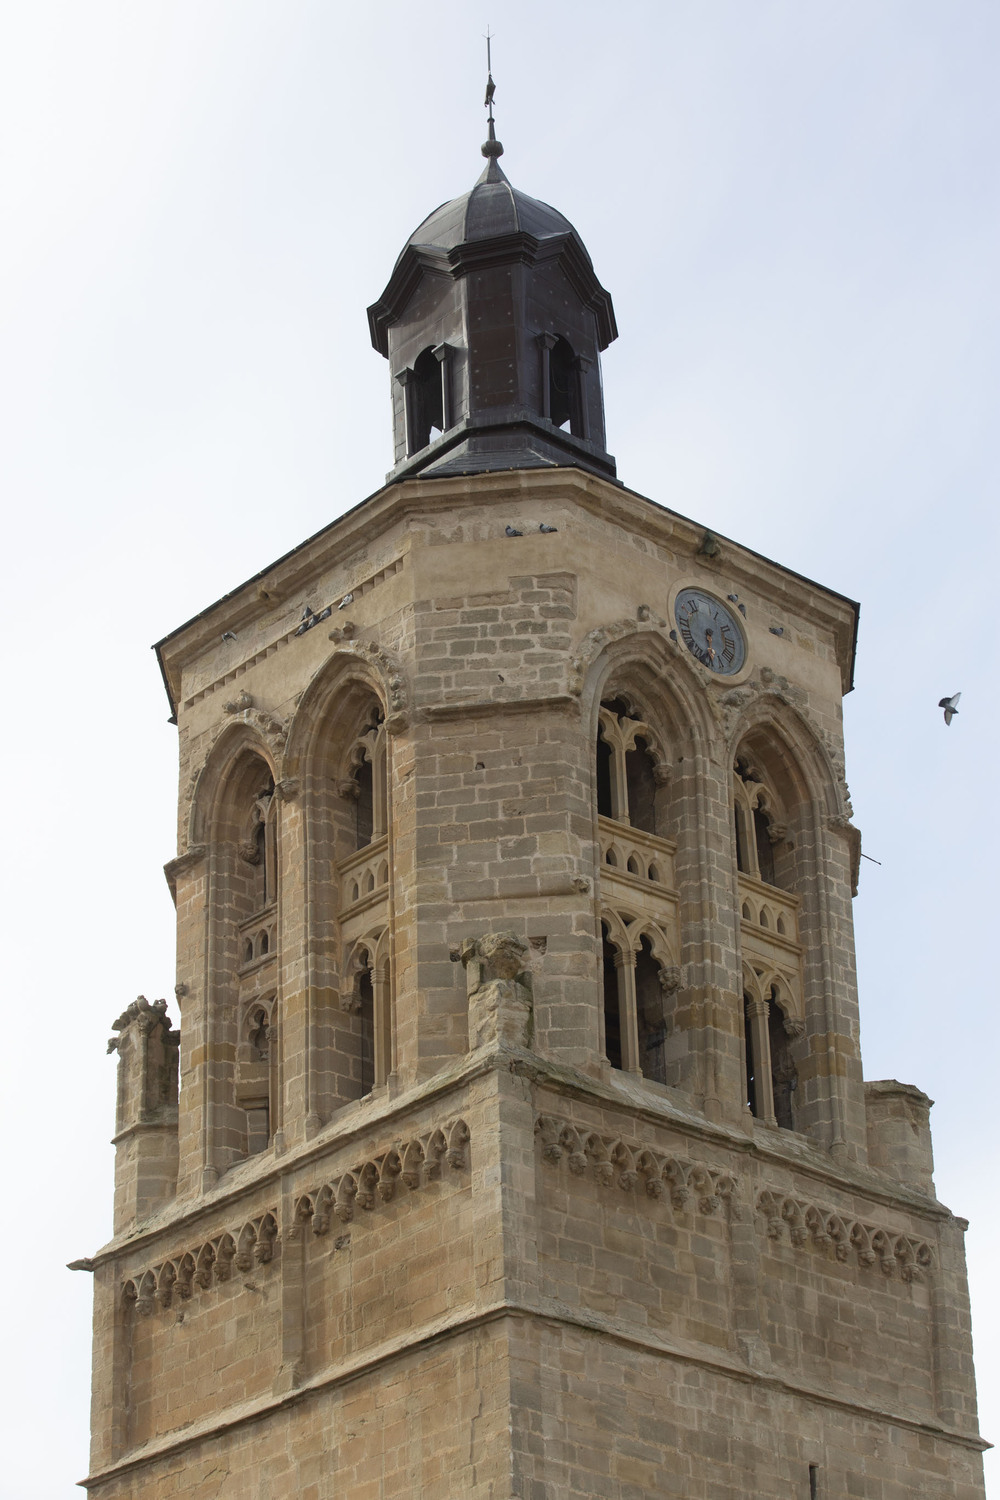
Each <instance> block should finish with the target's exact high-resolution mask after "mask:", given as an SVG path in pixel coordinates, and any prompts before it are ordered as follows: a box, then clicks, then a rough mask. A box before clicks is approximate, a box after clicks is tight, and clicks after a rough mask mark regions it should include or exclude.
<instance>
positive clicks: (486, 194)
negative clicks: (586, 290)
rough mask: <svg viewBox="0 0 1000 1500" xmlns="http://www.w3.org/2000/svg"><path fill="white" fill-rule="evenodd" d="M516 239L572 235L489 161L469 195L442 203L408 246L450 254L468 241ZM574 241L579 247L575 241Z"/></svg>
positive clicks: (564, 221)
mask: <svg viewBox="0 0 1000 1500" xmlns="http://www.w3.org/2000/svg"><path fill="white" fill-rule="evenodd" d="M519 233H520V234H530V235H533V236H534V237H535V239H539V240H541V239H546V238H548V237H549V236H551V235H566V234H575V233H576V232H575V230H574V228H573V226H572V224H571V223H570V222H569V220H568V219H566V218H564V217H563V215H562V214H561V213H559V212H557V210H556V209H554V208H550V206H549V205H548V204H547V203H541V202H540V201H539V200H538V199H537V198H529V197H528V195H527V193H522V192H520V191H519V190H518V189H517V188H515V187H512V186H511V184H510V182H509V181H508V180H507V178H506V176H505V175H504V173H503V171H502V170H501V168H500V165H499V163H498V162H497V160H496V157H493V158H491V160H490V161H488V162H487V164H486V169H485V171H484V172H483V174H482V176H481V177H480V178H479V180H478V182H477V183H476V185H475V187H474V188H473V189H472V190H471V192H468V193H463V194H462V196H461V197H460V198H453V199H452V200H451V202H450V203H442V205H441V207H440V208H436V209H435V210H434V212H433V213H432V214H429V215H428V217H427V218H426V219H425V220H424V222H423V223H422V224H420V225H419V226H418V227H417V228H416V229H415V230H414V231H413V233H412V234H411V235H410V238H409V239H408V240H407V242H406V244H407V247H408V246H410V245H412V246H414V247H416V246H420V245H433V246H434V247H435V248H437V249H440V250H454V249H455V248H456V246H458V245H465V244H468V243H469V242H470V241H474V240H486V239H492V238H494V237H495V236H497V235H503V234H519ZM576 239H577V241H578V242H579V235H576ZM581 248H582V246H581ZM588 259H589V257H588Z"/></svg>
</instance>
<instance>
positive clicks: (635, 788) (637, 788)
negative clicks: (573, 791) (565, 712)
mask: <svg viewBox="0 0 1000 1500" xmlns="http://www.w3.org/2000/svg"><path fill="white" fill-rule="evenodd" d="M654 743H655V737H654V734H653V731H652V730H651V729H650V727H649V725H648V724H645V723H643V721H642V720H641V719H640V718H638V717H637V715H636V714H635V713H634V712H633V711H632V709H631V708H630V707H629V705H628V704H627V703H626V702H624V700H622V699H621V698H610V699H606V700H605V701H604V702H602V704H601V708H600V714H599V719H598V728H597V749H596V754H597V811H598V814H599V815H600V816H601V817H604V818H613V819H614V820H615V822H617V823H628V824H629V826H630V827H632V828H636V829H640V830H641V831H642V832H644V833H652V834H659V833H661V831H662V830H661V825H662V824H663V822H664V821H665V820H664V818H663V816H662V814H661V812H660V810H659V806H658V804H659V800H660V799H659V797H658V792H659V789H660V787H661V786H662V785H663V784H665V779H666V778H665V776H664V775H663V773H662V771H661V764H662V762H661V761H660V760H659V758H658V757H656V756H655V755H654V753H653V745H654Z"/></svg>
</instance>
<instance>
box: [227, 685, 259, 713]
mask: <svg viewBox="0 0 1000 1500" xmlns="http://www.w3.org/2000/svg"><path fill="white" fill-rule="evenodd" d="M248 708H253V695H252V694H251V693H248V692H247V691H246V689H245V688H244V689H243V691H242V692H241V693H239V694H238V695H237V696H236V697H235V698H233V699H232V700H231V702H229V703H224V704H223V705H222V712H223V713H224V714H242V713H246V711H247V709H248Z"/></svg>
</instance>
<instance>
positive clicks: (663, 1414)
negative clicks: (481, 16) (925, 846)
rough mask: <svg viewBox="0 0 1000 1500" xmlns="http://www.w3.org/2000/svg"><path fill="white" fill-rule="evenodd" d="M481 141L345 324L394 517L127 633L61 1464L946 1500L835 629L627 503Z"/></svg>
mask: <svg viewBox="0 0 1000 1500" xmlns="http://www.w3.org/2000/svg"><path fill="white" fill-rule="evenodd" d="M500 151H501V147H500V145H499V143H498V142H497V141H496V139H495V135H494V131H493V129H492V125H491V129H490V139H489V140H488V141H487V143H486V146H485V147H484V154H485V155H486V158H487V165H486V170H485V171H484V172H483V175H482V176H481V177H480V179H479V181H478V182H477V183H476V184H475V186H474V187H473V188H472V190H471V191H470V192H468V193H466V194H464V195H463V196H462V197H460V198H457V199H456V200H455V201H454V202H452V203H449V204H446V205H445V206H444V207H443V208H440V209H438V210H436V212H435V213H433V214H431V216H430V217H429V218H428V219H427V220H425V221H424V223H423V224H422V225H421V226H420V228H419V229H418V230H417V231H416V232H415V233H414V234H413V235H412V236H411V238H410V240H409V241H408V242H407V244H406V246H405V248H404V250H403V252H402V254H401V256H400V258H399V260H398V261H397V263H396V267H395V269H394V271H393V273H392V275H391V277H390V279H389V282H388V284H387V286H386V289H385V291H384V292H383V294H382V296H381V297H380V298H379V299H378V301H377V302H375V303H374V305H373V306H372V307H371V308H370V309H369V321H370V326H371V333H372V339H373V342H374V344H375V347H376V349H377V350H378V351H379V352H380V353H382V354H383V355H384V356H385V357H386V358H387V360H388V362H389V375H390V380H391V388H392V402H393V424H394V432H395V466H394V468H393V470H392V471H391V473H390V475H389V478H388V482H387V484H386V486H385V487H384V488H383V489H382V490H381V491H379V492H378V493H377V494H375V495H373V496H372V497H371V498H369V499H368V500H366V501H365V502H364V503H363V504H361V505H359V506H357V507H356V508H355V509H353V510H351V511H348V512H347V514H346V515H344V516H342V517H341V518H340V519H339V520H337V521H335V522H333V523H331V525H329V526H328V527H326V528H325V529H324V530H323V531H321V532H319V533H318V534H317V535H316V536H314V537H311V538H310V539H309V540H308V541H306V542H304V543H303V544H302V545H301V546H300V547H298V548H297V549H296V550H295V551H294V552H292V553H290V554H289V555H288V556H287V557H285V558H283V559H282V560H281V561H280V562H278V563H275V564H274V565H273V566H271V567H268V568H265V569H264V570H263V571H262V572H261V573H260V574H258V575H257V576H256V577H255V578H253V579H251V580H250V581H249V582H247V583H245V584H244V585H243V586H242V587H240V588H237V589H236V590H234V591H233V592H232V593H230V594H228V595H226V597H225V598H224V599H222V600H220V601H219V602H218V603H217V604H215V605H212V606H211V607H209V608H208V609H206V610H205V611H204V612H203V613H202V614H200V615H198V616H197V617H196V618H195V619H193V620H189V621H188V622H187V623H186V624H185V625H182V626H181V627H180V628H179V629H177V630H176V631H174V632H173V633H172V634H171V635H170V636H168V637H167V638H166V639H165V640H163V641H161V642H160V644H159V646H158V648H157V649H158V653H159V659H160V662H161V664H162V668H163V673H164V679H165V682H166V684H167V688H168V691H169V694H170V697H171V703H172V706H173V710H174V713H175V715H176V722H177V727H178V736H179V743H180V800H179V809H178V828H177V846H178V853H177V855H176V857H175V858H173V859H172V860H171V861H170V862H169V864H168V865H167V867H166V874H167V879H168V881H169V882H170V887H171V890H172V891H173V894H174V897H175V901H176V908H177V985H176V1003H175V1001H174V999H173V998H171V1001H170V1010H172V1011H173V1013H174V1019H171V1017H170V1016H169V1015H168V1008H167V1006H166V1004H165V1003H164V1002H163V1001H155V1002H153V1003H148V1002H146V1001H145V1000H143V999H139V1000H138V1001H136V1002H135V1003H134V1004H132V1005H129V1006H128V1007H127V1008H126V1009H125V1010H124V1011H123V1013H122V1015H121V1016H120V1017H119V1019H118V1020H117V1022H116V1023H115V1033H116V1034H115V1039H114V1041H113V1042H112V1044H111V1045H112V1047H113V1048H114V1050H115V1051H116V1052H117V1055H118V1076H119V1086H118V1116H117V1133H116V1136H115V1146H116V1152H117V1157H116V1195H115V1222H114V1238H113V1239H112V1240H111V1242H110V1243H109V1244H108V1245H106V1246H105V1247H104V1248H103V1249H102V1250H100V1251H99V1252H98V1253H97V1254H96V1255H95V1256H94V1257H93V1258H92V1259H90V1260H87V1261H85V1262H77V1263H76V1264H77V1265H79V1266H82V1267H85V1268H86V1269H89V1270H92V1271H93V1273H94V1278H95V1333H94V1392H93V1449H92V1466H91V1475H90V1477H89V1478H88V1479H87V1480H86V1481H84V1483H85V1484H86V1486H87V1487H88V1488H89V1489H90V1490H91V1491H92V1493H93V1495H94V1496H95V1500H126V1497H127V1500H139V1497H142V1500H159V1497H164V1500H165V1497H167V1496H178V1495H183V1496H185V1497H186V1500H209V1497H212V1500H217V1497H221V1500H265V1497H266V1500H283V1497H291V1496H301V1497H303V1500H333V1497H340V1496H342V1495H345V1494H351V1495H352V1496H355V1497H360V1500H381V1497H389V1496H403V1495H405V1496H421V1497H425V1500H505V1497H509V1500H513V1497H515V1496H516V1497H523V1500H543V1497H544V1500H557V1497H567V1500H569V1497H573V1496H588V1497H589V1496H602V1497H605V1496H606V1497H613V1500H638V1497H650V1500H651V1497H653V1496H656V1497H662V1496H664V1495H673V1496H677V1497H679V1500H696V1497H705V1500H746V1497H747V1496H753V1497H755V1500H779V1497H781V1500H787V1497H802V1500H815V1497H827V1496H829V1497H834V1496H837V1497H840V1496H848V1495H849V1496H859V1497H870V1500H876V1497H877V1500H904V1497H911V1496H913V1495H917V1494H919V1495H920V1496H921V1497H922V1500H976V1497H982V1495H983V1486H982V1470H981V1452H982V1448H983V1447H984V1444H983V1442H982V1440H981V1439H980V1438H979V1435H978V1429H977V1423H976V1408H975V1391H974V1382H973V1370H972V1356H971V1341H970V1332H969V1308H968V1296H967V1286H966V1276H965V1266H964V1259H963V1231H964V1229H965V1224H964V1221H963V1220H961V1219H957V1218H955V1217H954V1216H953V1215H952V1213H951V1212H950V1211H949V1210H948V1209H947V1208H946V1207H944V1205H942V1204H941V1203H940V1202H939V1201H938V1200H937V1198H936V1196H935V1193H934V1187H933V1182H932V1178H931V1170H932V1159H931V1146H930V1135H929V1129H928V1112H929V1108H930V1101H929V1100H928V1099H927V1098H926V1096H925V1095H923V1094H922V1093H920V1091H919V1090H918V1089H916V1088H913V1087H910V1086H907V1085H904V1084H899V1083H896V1082H892V1081H887V1082H877V1083H868V1084H866V1083H865V1082H864V1081H863V1077H862V1068H861V1057H860V1052H859V1044H858V1000H857V987H856V981H855V971H854V945H853V932H852V926H851V897H852V890H853V888H854V884H855V879H856V873H857V860H858V855H859V835H858V833H857V831H856V829H855V828H854V825H853V823H852V821H851V807H850V802H849V800H848V792H847V786H846V783H845V779H844V776H845V769H844V757H843V742H842V732H841V698H842V695H843V694H844V693H845V692H847V691H848V690H849V689H850V687H851V679H852V669H853V657H854V644H855V632H856V625H857V607H856V606H855V605H854V604H853V603H851V601H850V600H848V599H845V598H843V597H842V596H841V595H839V594H837V593H835V592H833V591H832V590H830V589H828V588H826V587H823V586H821V585H819V584H816V583H812V582H810V581H809V580H807V579H804V578H802V577H800V576H799V575H798V574H795V573H793V572H790V571H789V570H787V569H785V568H782V567H781V566H780V565H779V564H777V563H774V562H771V561H769V560H768V559H766V558H763V557H761V556H759V555H758V554H757V553H755V552H753V551H751V550H750V549H749V548H747V547H744V546H742V545H741V544H740V543H738V542H736V541H730V540H727V539H725V538H721V537H716V536H714V535H713V534H712V533H711V531H709V530H708V529H707V528H706V526H705V524H704V523H702V522H695V521H691V520H688V519H686V518H685V517H683V516H681V515H678V514H676V513H674V512H672V511H670V510H668V509H666V508H665V507H663V506H662V505H660V504H658V503H657V502H656V501H655V500H650V499H646V498H644V497H643V496H641V495H637V494H635V493H633V492H632V491H630V490H627V489H625V488H624V487H623V486H622V485H621V484H620V483H619V482H618V481H617V480H616V478H615V465H614V461H613V459H612V458H611V457H610V455H609V454H608V452H607V450H606V440H605V431H604V412H603V403H602V396H601V383H600V369H599V359H600V352H601V350H603V349H604V348H605V347H606V346H607V344H608V343H609V342H610V340H611V339H613V338H614V337H615V333H616V329H615V322H614V313H613V310H612V306H611V299H610V297H609V296H608V294H607V292H606V291H604V289H603V287H602V286H601V284H600V282H599V281H598V280H597V277H596V274H595V272H594V269H593V267H592V265H591V262H590V258H589V256H588V255H587V252H586V250H585V248H584V246H583V244H582V242H581V240H580V238H579V236H578V235H577V233H576V231H575V230H574V229H573V227H572V225H571V224H570V223H569V222H568V221H567V220H566V219H564V218H563V217H562V215H561V214H559V213H557V212H556V211H555V210H554V209H551V208H549V207H548V206H547V205H546V204H543V203H539V202H537V201H535V200H534V199H531V198H528V197H527V196H526V195H524V194H523V193H521V192H519V191H518V190H517V189H515V188H514V187H512V186H511V184H510V182H509V181H508V180H507V178H506V176H505V175H504V174H503V172H502V171H501V170H500V165H499V160H498V158H499V155H500ZM178 1080H179V1087H178Z"/></svg>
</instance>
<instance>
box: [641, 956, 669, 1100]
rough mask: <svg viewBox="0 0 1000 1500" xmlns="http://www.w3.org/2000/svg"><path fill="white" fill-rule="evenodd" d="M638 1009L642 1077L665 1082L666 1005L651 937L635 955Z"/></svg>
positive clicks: (656, 1081) (655, 1081)
mask: <svg viewBox="0 0 1000 1500" xmlns="http://www.w3.org/2000/svg"><path fill="white" fill-rule="evenodd" d="M635 1010H636V1022H637V1026H638V1031H639V1067H640V1069H641V1071H642V1076H643V1078H650V1079H652V1081H653V1082H654V1083H666V1082H667V1057H666V1045H667V1016H666V1006H665V1005H664V994H663V982H662V975H661V972H660V966H659V964H658V963H657V961H656V959H655V958H654V957H653V949H652V945H651V943H650V941H649V938H648V937H643V939H642V941H641V943H640V945H639V950H638V952H637V953H636V955H635Z"/></svg>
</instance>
